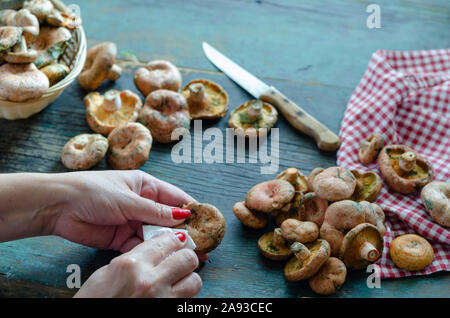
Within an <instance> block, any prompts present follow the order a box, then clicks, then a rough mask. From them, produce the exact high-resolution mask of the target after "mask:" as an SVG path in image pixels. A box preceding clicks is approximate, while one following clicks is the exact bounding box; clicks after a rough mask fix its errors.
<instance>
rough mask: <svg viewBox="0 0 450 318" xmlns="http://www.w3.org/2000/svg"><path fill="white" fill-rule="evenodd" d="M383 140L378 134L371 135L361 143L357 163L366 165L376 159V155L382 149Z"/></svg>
mask: <svg viewBox="0 0 450 318" xmlns="http://www.w3.org/2000/svg"><path fill="white" fill-rule="evenodd" d="M383 145H384V139H383V136H381V135H380V134H378V133H373V134H371V135H370V136H369V138H367V139H366V140H364V141H363V143H362V145H361V148H360V149H359V152H358V158H359V161H361V163H362V164H364V165H368V164H369V163H372V162H373V161H375V159H377V156H378V153H379V152H380V150H381V149H382V148H383Z"/></svg>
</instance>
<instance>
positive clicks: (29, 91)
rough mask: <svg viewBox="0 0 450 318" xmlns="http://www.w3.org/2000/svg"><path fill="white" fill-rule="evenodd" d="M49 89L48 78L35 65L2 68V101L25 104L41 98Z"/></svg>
mask: <svg viewBox="0 0 450 318" xmlns="http://www.w3.org/2000/svg"><path fill="white" fill-rule="evenodd" d="M47 88H49V81H48V78H47V76H45V75H44V73H42V72H41V71H39V70H38V69H37V67H36V66H35V65H34V64H4V65H2V66H0V99H4V100H9V101H12V102H24V101H27V100H30V99H34V98H39V97H41V96H42V94H43V93H44V91H45V90H46V89H47Z"/></svg>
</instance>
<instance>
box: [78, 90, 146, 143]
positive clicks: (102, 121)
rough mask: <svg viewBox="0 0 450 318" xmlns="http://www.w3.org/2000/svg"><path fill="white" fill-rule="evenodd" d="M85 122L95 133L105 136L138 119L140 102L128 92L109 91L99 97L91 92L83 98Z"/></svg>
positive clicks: (98, 94) (96, 93) (134, 94)
mask: <svg viewBox="0 0 450 318" xmlns="http://www.w3.org/2000/svg"><path fill="white" fill-rule="evenodd" d="M84 105H85V106H86V120H87V122H88V124H89V127H91V129H92V130H93V131H95V132H98V133H100V134H102V135H105V136H107V135H108V134H109V133H110V132H111V131H112V130H113V129H115V128H116V127H119V126H120V125H122V124H125V123H129V122H134V121H136V119H137V118H138V114H139V110H140V109H141V108H142V101H141V99H140V98H139V96H138V95H137V94H136V93H133V92H132V91H130V90H123V91H121V92H120V91H118V90H115V89H111V90H109V91H107V92H106V93H105V95H101V94H100V93H98V92H92V93H89V94H87V95H86V97H85V98H84Z"/></svg>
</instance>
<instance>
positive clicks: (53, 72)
mask: <svg viewBox="0 0 450 318" xmlns="http://www.w3.org/2000/svg"><path fill="white" fill-rule="evenodd" d="M40 71H41V72H42V73H44V74H45V76H47V78H48V80H49V81H50V86H53V85H55V84H56V83H58V82H59V81H61V80H62V79H63V78H64V77H66V76H67V74H69V73H70V68H68V67H67V65H65V64H62V63H56V64H50V65H47V66H44V67H43V68H41V69H40Z"/></svg>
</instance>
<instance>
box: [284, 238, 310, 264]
mask: <svg viewBox="0 0 450 318" xmlns="http://www.w3.org/2000/svg"><path fill="white" fill-rule="evenodd" d="M289 248H290V249H291V251H292V253H294V255H295V257H296V258H297V259H298V260H299V261H301V262H303V261H304V260H306V259H308V257H310V256H311V252H310V250H309V249H308V248H307V247H306V246H305V245H303V244H302V243H300V242H294V243H292V245H291V246H290V247H289Z"/></svg>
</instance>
